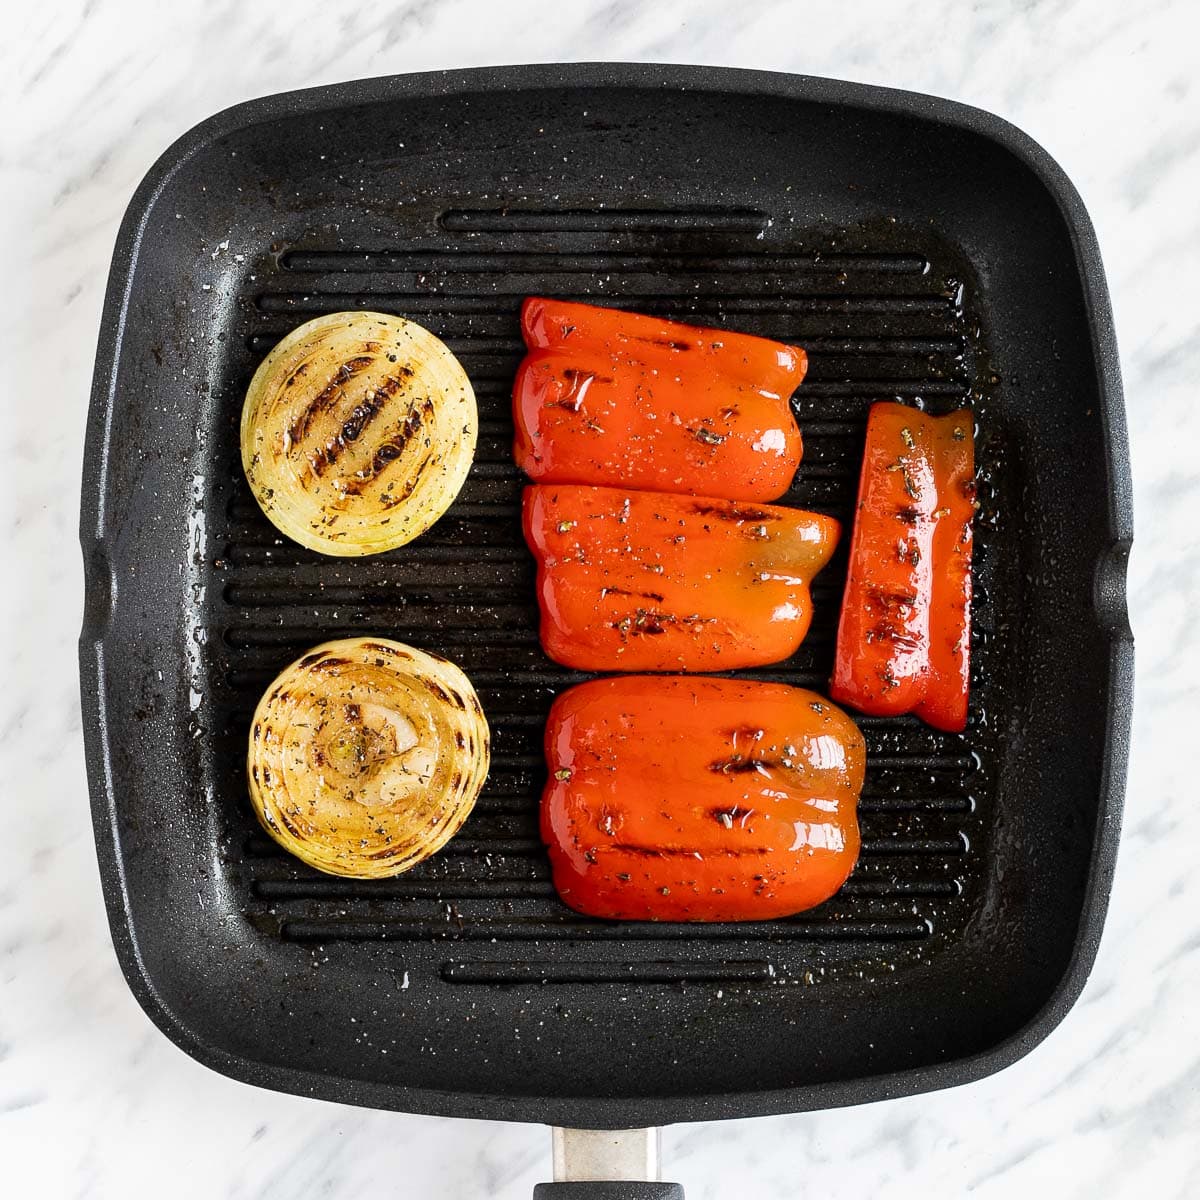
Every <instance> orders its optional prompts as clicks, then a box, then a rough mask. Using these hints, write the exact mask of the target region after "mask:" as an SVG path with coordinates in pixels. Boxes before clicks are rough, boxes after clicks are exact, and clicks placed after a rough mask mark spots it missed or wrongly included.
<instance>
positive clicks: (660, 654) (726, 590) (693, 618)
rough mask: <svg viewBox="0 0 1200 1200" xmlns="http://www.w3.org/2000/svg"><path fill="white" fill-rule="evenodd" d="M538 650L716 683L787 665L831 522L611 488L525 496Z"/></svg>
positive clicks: (832, 532)
mask: <svg viewBox="0 0 1200 1200" xmlns="http://www.w3.org/2000/svg"><path fill="white" fill-rule="evenodd" d="M524 524H525V538H526V541H527V542H528V543H529V547H530V549H531V550H532V551H533V553H534V555H535V557H536V558H537V562H538V583H537V587H538V601H539V604H540V606H541V610H542V627H541V634H542V647H543V648H544V649H545V651H546V653H547V654H548V655H549V656H550V657H551V658H553V659H554V660H555V661H556V662H560V663H563V664H564V665H565V666H568V667H574V668H576V669H578V670H583V671H626V670H628V671H724V670H731V669H733V668H736V667H750V666H760V665H762V664H764V663H773V662H779V661H780V660H781V659H784V658H787V657H788V656H789V655H791V654H794V653H795V651H796V648H797V647H798V646H799V645H800V643H801V641H802V640H803V638H804V635H805V634H806V633H807V632H808V627H809V624H810V622H811V620H812V601H811V599H810V596H809V582H810V581H811V579H812V577H813V576H814V575H815V574H816V573H817V572H818V571H819V570H820V569H821V568H822V567H823V566H824V565H825V564H826V563H827V562H828V561H829V557H830V555H831V554H832V553H833V548H834V546H835V544H836V543H837V538H838V529H839V527H838V523H837V522H836V521H835V520H833V519H832V518H831V517H824V516H820V515H818V514H817V513H811V512H804V511H802V510H800V509H795V508H779V507H776V506H773V505H767V504H737V503H734V502H733V501H731V500H721V499H715V498H712V497H698V496H671V495H666V494H663V493H654V492H635V491H625V490H623V489H618V488H594V487H573V486H571V485H569V484H561V485H542V486H538V487H529V488H526V489H525V501H524Z"/></svg>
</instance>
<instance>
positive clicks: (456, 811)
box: [246, 638, 489, 879]
mask: <svg viewBox="0 0 1200 1200" xmlns="http://www.w3.org/2000/svg"><path fill="white" fill-rule="evenodd" d="M488 761H489V736H488V726H487V722H486V721H485V720H484V716H483V710H482V709H481V708H480V706H479V699H478V697H477V696H476V695H475V689H474V688H473V687H472V686H471V683H470V680H468V679H467V677H466V676H465V675H464V674H463V673H462V671H460V670H459V669H458V667H456V666H455V665H454V664H453V663H451V662H447V661H446V660H445V659H444V658H438V657H437V656H436V655H432V654H426V653H424V652H423V651H420V650H415V649H413V647H411V646H405V645H402V644H401V643H400V642H392V641H387V640H385V639H383V638H346V639H344V640H341V641H334V642H325V643H324V644H323V645H320V646H317V647H315V648H314V649H312V650H310V651H309V652H308V653H307V654H305V655H304V657H303V658H300V659H298V660H297V661H296V662H294V663H292V665H291V666H290V667H287V668H286V669H285V670H284V671H283V672H282V673H281V674H280V675H279V677H278V678H277V679H276V680H275V682H274V683H272V684H271V686H270V687H269V688H268V689H267V691H266V693H265V694H264V696H263V698H262V699H261V700H260V701H259V704H258V708H257V709H256V710H255V713H254V721H253V723H252V725H251V727H250V752H249V755H248V757H247V763H246V768H247V774H248V777H249V785H250V799H251V801H252V803H253V804H254V811H255V812H256V813H257V815H258V819H259V821H261V822H262V825H263V827H264V828H265V829H266V831H267V832H268V833H269V834H270V835H271V836H272V837H273V838H274V839H275V840H276V841H277V842H278V843H279V844H280V845H281V846H283V848H284V849H285V850H288V851H290V852H291V853H292V854H294V855H296V857H297V858H301V859H303V860H304V861H305V862H306V863H308V864H309V865H310V866H313V867H316V868H317V870H319V871H326V872H328V873H329V874H330V875H345V876H350V877H353V878H358V879H379V878H384V877H386V876H389V875H399V874H400V873H401V872H402V871H407V870H408V868H409V867H412V866H415V865H416V864H417V863H419V862H420V861H421V860H422V859H425V858H428V857H429V855H431V854H433V853H434V852H435V851H437V850H439V849H441V847H442V846H444V845H445V844H446V842H447V841H449V840H450V838H451V837H453V835H454V834H455V833H456V832H457V831H458V829H459V828H460V827H461V825H462V823H463V821H465V820H466V819H467V815H468V814H469V813H470V811H471V809H472V807H473V806H474V804H475V798H476V797H477V796H478V795H479V790H480V788H482V787H483V781H484V778H485V777H486V776H487V771H488Z"/></svg>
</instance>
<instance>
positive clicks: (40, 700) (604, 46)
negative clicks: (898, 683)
mask: <svg viewBox="0 0 1200 1200" xmlns="http://www.w3.org/2000/svg"><path fill="white" fill-rule="evenodd" d="M5 12H6V18H7V20H6V30H5V32H6V36H5V38H4V40H3V42H2V43H0V67H2V69H0V100H2V104H0V111H3V113H4V119H3V123H2V125H0V139H2V140H0V214H2V215H3V221H4V231H3V232H4V241H3V245H4V247H5V253H4V256H3V265H4V280H3V287H0V362H2V363H3V405H4V434H5V449H6V453H5V456H4V469H3V470H2V471H0V488H2V489H3V493H2V494H3V520H2V521H0V536H2V538H3V547H4V557H3V562H4V565H5V572H6V576H7V578H6V579H5V581H4V583H3V586H0V606H2V616H3V626H2V628H3V638H2V639H0V680H2V685H0V755H2V769H0V780H3V784H2V787H3V809H2V811H0V819H2V824H0V830H2V836H0V1164H2V1168H0V1169H2V1171H3V1179H4V1183H3V1184H2V1185H0V1191H3V1193H4V1194H5V1195H11V1196H14V1197H38V1198H39V1200H40V1198H43V1197H44V1198H46V1200H60V1198H67V1197H80V1198H88V1200H94V1198H103V1197H115V1196H121V1197H123V1198H124V1200H142V1198H149V1197H155V1198H157V1197H159V1196H162V1195H165V1194H169V1195H171V1196H172V1197H173V1198H176V1200H192V1198H196V1200H200V1198H204V1200H308V1198H314V1200H315V1198H316V1197H327V1198H330V1200H337V1198H345V1200H349V1198H351V1197H361V1196H368V1195H370V1196H383V1195H399V1196H408V1195H412V1196H418V1195H419V1196H423V1197H429V1198H434V1197H444V1198H447V1200H448V1198H450V1197H455V1198H461V1197H470V1196H490V1197H501V1198H504V1200H511V1198H515V1197H521V1196H527V1195H529V1193H530V1189H531V1187H532V1185H533V1183H534V1182H535V1181H536V1180H538V1179H539V1178H544V1177H545V1175H546V1173H547V1172H548V1169H549V1160H550V1143H549V1137H548V1135H547V1134H546V1132H545V1131H544V1130H542V1129H539V1128H536V1127H534V1128H529V1127H522V1126H516V1125H512V1126H508V1125H489V1124H468V1123H461V1122H454V1121H448V1120H435V1119H428V1118H419V1117H403V1116H396V1115H393V1114H383V1113H373V1112H364V1111H358V1110H354V1109H348V1108H341V1107H338V1106H335V1105H329V1104H322V1103H317V1102H313V1101H306V1100H302V1099H296V1098H292V1097H286V1096H278V1095H273V1094H268V1093H265V1092H260V1091H257V1090H254V1089H251V1088H249V1087H245V1086H242V1085H239V1084H235V1083H233V1082H230V1081H228V1080H226V1079H223V1078H221V1077H219V1076H217V1075H215V1074H212V1073H211V1072H209V1071H207V1070H206V1069H204V1068H203V1067H201V1066H199V1065H197V1064H196V1063H194V1062H192V1061H191V1060H190V1059H188V1058H186V1057H185V1056H184V1055H183V1054H182V1053H180V1052H179V1051H178V1050H176V1049H175V1048H174V1047H173V1046H171V1045H170V1044H169V1043H168V1042H167V1041H166V1039H165V1038H164V1037H163V1036H162V1035H161V1034H159V1033H158V1032H157V1031H156V1030H154V1029H153V1028H152V1027H151V1025H150V1024H149V1023H148V1022H147V1020H146V1019H145V1018H144V1017H143V1015H142V1014H141V1013H140V1012H139V1011H138V1010H137V1007H136V1005H135V1003H134V1001H133V999H132V998H131V996H130V994H129V992H128V990H127V989H126V987H125V984H124V983H123V982H122V980H121V978H120V976H119V974H118V970H117V966H116V962H115V959H114V957H113V954H112V950H111V947H110V944H109V939H108V933H107V928H106V924H105V919H104V913H103V907H102V903H101V897H100V889H99V884H98V880H97V873H96V867H95V860H94V854H93V849H92V835H91V829H90V822H89V816H88V807H87V797H86V791H85V785H84V775H83V756H82V749H81V733H80V719H79V708H78V702H77V696H76V687H77V685H76V674H75V639H76V635H77V630H78V627H79V621H80V605H81V570H80V563H79V554H78V550H77V543H76V532H75V530H76V524H77V519H78V488H79V483H78V481H79V474H80V465H81V461H80V460H81V453H82V441H83V425H84V416H85V411H86V404H87V395H88V385H89V379H90V372H91V364H92V356H93V352H94V348H95V336H96V330H97V321H98V314H99V311H100V304H101V299H102V291H103V287H104V281H105V277H106V272H107V267H108V258H109V254H110V252H111V248H112V243H113V239H114V236H115V231H116V226H117V223H118V221H119V219H120V216H121V213H122V210H123V208H124V206H125V204H126V203H127V201H128V198H129V196H130V195H131V193H132V191H133V189H134V187H135V186H136V185H137V183H138V181H139V180H140V178H141V177H142V175H143V173H144V172H145V170H146V169H147V167H148V166H149V165H150V163H151V162H152V161H153V159H154V158H155V157H156V156H157V155H158V153H159V152H160V151H161V150H162V149H163V148H164V147H165V146H166V145H167V144H168V143H169V142H170V141H171V140H172V139H173V138H174V137H175V136H177V135H178V134H179V133H180V132H182V131H183V130H184V129H186V128H187V127H189V126H190V125H192V124H193V123H194V122H196V121H198V120H200V119H202V118H203V117H205V116H207V115H209V114H210V113H211V112H213V111H215V110H217V109H219V108H221V107H223V106H225V105H228V104H231V103H234V102H237V101H240V100H242V99H245V98H248V97H252V96H256V95H261V94H264V93H267V92H272V91H278V90H282V89H287V88H292V87H298V86H304V85H309V84H316V83H325V82H331V81H335V80H339V79H350V78H356V77H360V76H364V75H379V74H388V73H392V72H397V71H408V70H420V69H426V68H434V67H452V66H471V65H479V64H484V63H502V62H522V61H554V60H571V59H633V60H638V59H649V60H662V61H675V62H700V63H727V64H731V65H739V66H754V67H765V68H774V69H780V70H792V71H800V72H808V73H813V74H826V75H832V76H839V77H843V78H850V79H857V80H863V81H868V82H873V83H883V84H890V85H894V86H898V87H907V88H914V89H917V90H922V91H930V92H934V93H937V94H940V95H944V96H949V97H952V98H955V99H960V100H964V101H967V102H969V103H973V104H976V105H979V106H981V107H984V108H989V109H992V110H993V111H996V112H998V113H1000V114H1001V115H1003V116H1005V117H1007V118H1009V119H1010V120H1012V121H1014V122H1016V123H1017V124H1018V125H1020V126H1021V127H1023V128H1024V129H1026V130H1027V131H1028V132H1029V133H1030V134H1032V135H1033V136H1034V137H1035V138H1036V139H1037V140H1038V141H1040V142H1041V143H1042V144H1043V145H1044V146H1046V147H1047V148H1048V149H1049V150H1050V152H1051V153H1052V154H1053V155H1054V156H1055V157H1056V158H1057V159H1058V160H1059V162H1060V163H1061V164H1062V165H1063V167H1064V168H1065V169H1066V171H1067V173H1068V174H1069V175H1070V176H1071V177H1072V179H1073V180H1074V181H1075V183H1076V184H1077V186H1078V187H1079V189H1080V191H1081V192H1082V194H1083V197H1084V199H1085V202H1086V203H1087V204H1088V206H1089V209H1090V211H1091V213H1092V215H1093V218H1094V220H1095V223H1096V226H1097V230H1098V234H1099V238H1100V243H1101V246H1102V248H1103V250H1104V253H1105V259H1106V263H1107V268H1108V272H1109V280H1110V284H1111V287H1112V294H1113V302H1114V308H1115V313H1116V320H1117V330H1118V335H1119V338H1120V342H1121V347H1122V352H1123V361H1124V370H1125V376H1126V386H1127V394H1128V403H1129V424H1130V432H1131V440H1132V449H1133V461H1134V471H1135V489H1136V505H1137V517H1138V536H1137V544H1136V547H1135V552H1134V559H1133V567H1132V579H1131V589H1130V596H1131V608H1132V613H1133V621H1134V626H1135V629H1136V632H1137V635H1138V638H1139V648H1138V655H1139V658H1138V705H1137V712H1136V717H1135V743H1134V753H1133V760H1132V768H1131V775H1130V785H1129V796H1128V807H1127V818H1126V831H1125V836H1124V841H1123V845H1122V853H1121V860H1120V864H1119V868H1118V872H1117V879H1116V886H1115V890H1114V892H1113V900H1112V908H1111V913H1110V917H1109V922H1108V927H1107V931H1106V934H1105V939H1104V942H1103V946H1102V948H1101V951H1100V956H1099V960H1098V962H1097V964H1096V968H1095V971H1094V974H1093V976H1092V979H1091V981H1090V983H1089V984H1088V986H1087V989H1086V991H1085V992H1084V995H1083V998H1082V1000H1081V1002H1080V1003H1079V1005H1078V1006H1077V1007H1076V1009H1075V1010H1074V1011H1073V1012H1072V1013H1071V1015H1070V1016H1069V1017H1068V1018H1067V1020H1066V1022H1065V1023H1064V1024H1063V1026H1062V1027H1061V1028H1060V1029H1059V1030H1058V1031H1057V1032H1056V1033H1055V1034H1054V1035H1053V1036H1052V1037H1051V1038H1050V1039H1049V1040H1048V1041H1047V1042H1046V1043H1045V1044H1044V1045H1043V1046H1041V1047H1040V1048H1038V1049H1037V1050H1036V1051H1034V1052H1033V1053H1032V1054H1031V1055H1029V1057H1028V1058H1026V1059H1024V1060H1023V1061H1022V1062H1020V1063H1019V1064H1017V1065H1016V1066H1015V1067H1013V1068H1011V1069H1010V1070H1008V1071H1006V1072H1004V1073H1002V1074H1001V1075H999V1076H996V1077H994V1078H992V1079H989V1080H986V1081H984V1082H981V1083H979V1084H976V1085H974V1086H972V1087H970V1088H967V1089H961V1090H959V1091H956V1092H949V1093H942V1094H938V1095H932V1096H923V1097H916V1098H913V1099H907V1100H901V1101H895V1102H891V1103H886V1104H879V1105H875V1106H872V1107H869V1108H865V1109H859V1110H855V1111H847V1112H829V1113H820V1114H812V1115H807V1116H797V1117H788V1118H774V1119H764V1120H757V1121H746V1122H735V1123H729V1124H721V1125H710V1126H695V1127H682V1128H676V1129H672V1130H669V1131H667V1133H666V1136H665V1138H664V1159H665V1163H666V1170H667V1174H668V1177H670V1178H678V1179H680V1180H681V1181H683V1182H684V1183H685V1184H686V1185H687V1187H688V1195H689V1197H690V1198H691V1200H711V1198H715V1197H734V1196H740V1195H744V1194H747V1193H748V1192H749V1190H750V1185H751V1184H752V1185H753V1189H754V1192H753V1194H755V1195H762V1196H781V1197H783V1196H800V1195H811V1196H821V1197H824V1198H825V1200H842V1198H845V1200H850V1198H851V1197H853V1198H854V1200H858V1198H859V1197H862V1196H871V1195H886V1196H888V1197H889V1200H906V1198H909V1197H912V1198H917V1197H920V1198H921V1200H925V1198H926V1197H929V1196H952V1195H955V1196H957V1195H971V1196H974V1197H979V1198H980V1200H998V1198H1001V1197H1014V1196H1024V1195H1029V1194H1040V1192H1039V1189H1040V1188H1041V1187H1042V1186H1043V1185H1046V1186H1047V1187H1049V1186H1051V1185H1052V1186H1054V1188H1055V1194H1056V1195H1057V1196H1059V1197H1060V1198H1061V1200H1084V1198H1087V1200H1092V1198H1093V1197H1096V1196H1103V1197H1105V1198H1106V1200H1121V1198H1125V1197H1130V1198H1134V1197H1136V1198H1137V1200H1142V1198H1143V1197H1145V1196H1147V1195H1153V1196H1155V1197H1156V1200H1170V1198H1174V1197H1180V1198H1181V1197H1185V1196H1195V1195H1197V1194H1200V1183H1198V1182H1197V1181H1196V1179H1197V1177H1198V1176H1200V1137H1198V1136H1197V1129H1200V1039H1198V1037H1197V1033H1196V1029H1197V1022H1196V1017H1195V1011H1196V1003H1197V1001H1196V997H1197V996H1198V995H1200V872H1197V870H1196V868H1195V861H1196V857H1197V854H1196V851H1197V847H1198V846H1200V801H1198V799H1197V794H1196V785H1195V778H1196V768H1197V763H1196V750H1195V747H1196V745H1197V741H1198V739H1197V737H1196V731H1195V730H1196V718H1197V715H1198V714H1200V683H1198V679H1200V622H1198V621H1197V617H1196V610H1197V607H1198V606H1200V520H1198V519H1197V515H1196V514H1197V513H1198V512H1200V466H1198V463H1200V457H1198V456H1197V451H1196V448H1197V446H1200V402H1198V399H1197V381H1198V380H1200V328H1198V325H1200V303H1198V302H1197V295H1198V294H1200V286H1198V281H1200V17H1198V16H1197V13H1198V12H1200V10H1198V9H1197V8H1196V6H1195V5H1194V4H1193V3H1191V2H1190V0H1169V2H1161V0H1147V2H1143V3H1136V4H1130V3H1125V2H1123V0H1121V2H1118V0H1112V2H1109V3H1102V2H1099V0H1097V2H1088V0H1057V2H1055V0H1037V2H1032V3H1024V4H1017V3H986V2H984V3H975V4H962V3H957V2H955V0H933V2H931V3H930V2H924V3H918V2H917V0H898V2H895V3H886V2H884V0H867V2H865V3H858V4H850V3H846V2H845V0H838V2H836V3H835V2H828V0H820V2H814V3H761V2H759V0H739V2H738V3H735V4H729V3H720V4H718V3H696V2H687V0H654V2H651V3H639V2H635V0H612V2H607V3H606V2H604V0H587V2H583V3H576V4H570V5H567V4H562V5H558V6H555V7H553V8H552V7H550V6H547V5H545V4H538V3H532V2H530V0H516V2H512V3H507V4H504V5H501V4H496V3H493V2H491V0H444V2H441V3H438V2H430V0H418V2H410V3H402V4H391V5H389V4H380V3H370V4H367V3H359V2H350V3H331V2H329V0H292V2H284V0H267V2H260V3H255V4H248V3H238V2H234V0H227V2H225V3H205V4H201V3H198V2H196V0H191V2H188V3H180V4H172V5H167V4H162V3H153V2H151V0H131V2H129V3H118V2H117V0H86V2H81V0H61V2H59V3H48V4H47V3H24V4H19V5H18V4H13V5H10V6H8V7H7V8H6V10H5Z"/></svg>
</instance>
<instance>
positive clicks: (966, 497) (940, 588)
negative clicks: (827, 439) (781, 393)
mask: <svg viewBox="0 0 1200 1200" xmlns="http://www.w3.org/2000/svg"><path fill="white" fill-rule="evenodd" d="M975 508H976V503H975V451H974V418H973V417H972V415H971V412H970V410H969V409H960V410H959V411H958V412H954V413H950V414H949V415H948V416H944V417H931V416H929V415H928V414H927V413H922V412H919V411H917V410H916V409H913V408H908V407H906V406H905V405H903V404H894V403H890V402H889V403H884V404H876V405H874V406H872V408H871V415H870V420H869V422H868V425H867V446H866V453H865V456H864V458H863V467H862V477H861V480H860V483H859V491H858V512H857V515H856V516H855V520H854V534H853V538H852V540H851V543H850V572H849V577H848V579H847V582H846V593H845V598H844V600H843V603H842V614H841V621H840V623H839V626H838V637H837V655H836V659H835V664H834V671H833V682H832V686H831V689H830V695H831V696H833V698H834V699H835V700H837V701H839V702H840V703H844V704H849V705H851V706H852V707H854V708H857V709H859V710H860V711H861V712H865V713H871V714H873V715H876V716H894V715H896V714H898V713H907V712H915V713H916V714H917V715H918V716H919V717H921V718H922V719H924V720H925V721H927V722H928V723H929V724H930V725H932V726H934V727H935V728H937V729H945V730H950V731H958V730H961V729H963V728H964V726H965V725H966V722H967V678H968V655H969V645H970V633H971V519H972V517H973V516H974V512H975Z"/></svg>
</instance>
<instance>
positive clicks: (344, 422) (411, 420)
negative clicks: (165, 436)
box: [242, 312, 479, 556]
mask: <svg viewBox="0 0 1200 1200" xmlns="http://www.w3.org/2000/svg"><path fill="white" fill-rule="evenodd" d="M478 429H479V419H478V414H477V412H476V409H475V393H474V392H473V391H472V390H471V383H470V380H468V379H467V375H466V372H465V371H464V370H463V368H462V364H461V363H459V361H458V359H456V358H455V357H454V355H453V354H451V353H450V351H449V350H448V349H447V348H446V347H445V345H443V344H442V342H440V341H439V340H438V339H437V338H436V337H434V336H433V334H432V333H430V332H429V330H427V329H423V328H422V327H421V326H420V325H416V324H414V323H413V322H412V321H406V320H404V319H403V318H402V317H393V316H387V315H385V314H384V313H375V312H347V313H331V314H330V315H329V316H325V317H318V318H317V319H316V320H315V321H309V322H307V324H304V325H301V326H300V328H299V329H296V330H293V332H291V333H289V334H288V335H287V337H285V338H284V339H283V341H281V342H280V343H279V345H277V346H276V347H275V349H274V350H272V351H271V353H270V354H268V355H267V357H266V358H265V359H264V360H263V363H262V365H261V366H260V367H259V368H258V370H257V371H256V372H255V373H254V378H253V379H252V380H251V381H250V388H249V391H247V393H246V403H245V406H244V408H243V409H242V466H243V467H244V468H245V471H246V478H247V479H248V480H249V482H250V487H251V489H252V490H253V492H254V496H255V499H256V500H257V501H258V503H259V505H260V506H261V507H262V510H263V512H265V513H266V514H267V516H268V517H269V518H270V519H271V520H272V521H273V522H274V523H275V525H276V526H277V528H278V529H279V530H280V531H281V532H283V533H286V534H287V536H288V537H290V538H292V539H293V540H294V541H297V542H299V543H300V544H301V545H302V546H307V547H308V548H309V549H310V550H319V551H320V552H321V553H322V554H336V555H343V556H350V555H361V554H378V553H380V552H381V551H384V550H391V549H392V548H393V547H395V546H402V545H404V543H405V542H410V541H412V539H413V538H415V537H417V536H418V535H419V534H422V533H424V532H425V530H426V529H428V528H429V527H430V526H431V525H432V524H433V523H434V522H435V521H436V520H437V519H438V518H439V517H440V516H441V515H442V513H444V512H445V511H446V509H447V508H449V507H450V504H451V503H452V502H453V500H454V497H455V496H456V495H457V494H458V491H459V489H460V488H461V487H462V485H463V481H464V480H465V479H466V477H467V471H468V470H469V469H470V466H471V458H472V456H473V455H474V453H475V440H476V436H477V433H478Z"/></svg>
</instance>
